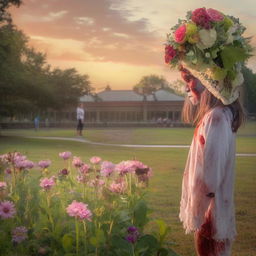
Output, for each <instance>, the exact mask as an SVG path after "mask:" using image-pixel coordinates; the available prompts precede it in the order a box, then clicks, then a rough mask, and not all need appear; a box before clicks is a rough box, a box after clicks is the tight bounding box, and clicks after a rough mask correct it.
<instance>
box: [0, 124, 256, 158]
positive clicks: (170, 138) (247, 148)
mask: <svg viewBox="0 0 256 256" xmlns="http://www.w3.org/2000/svg"><path fill="white" fill-rule="evenodd" d="M193 131H194V128H131V129H129V128H108V129H96V128H90V129H85V131H84V137H85V138H86V139H88V140H90V141H93V142H104V143H111V144H148V145H171V144H183V145H190V143H191V140H192V136H193ZM0 134H2V135H5V136H50V137H51V136H57V137H69V138H72V137H75V131H74V130H71V129H69V130H67V129H41V130H39V131H37V132H35V131H34V130H33V129H27V130H25V129H24V130H2V131H1V133H0ZM237 152H238V153H256V122H248V123H246V125H245V126H243V127H241V129H240V130H239V132H238V134H237Z"/></svg>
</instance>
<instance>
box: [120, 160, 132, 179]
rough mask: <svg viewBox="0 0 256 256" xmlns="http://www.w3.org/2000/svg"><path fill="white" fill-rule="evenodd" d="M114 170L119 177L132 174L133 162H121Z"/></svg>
mask: <svg viewBox="0 0 256 256" xmlns="http://www.w3.org/2000/svg"><path fill="white" fill-rule="evenodd" d="M115 170H116V171H117V172H119V175H121V176H123V175H125V174H126V173H130V172H134V171H135V167H134V166H133V161H122V162H120V163H119V164H117V165H116V167H115Z"/></svg>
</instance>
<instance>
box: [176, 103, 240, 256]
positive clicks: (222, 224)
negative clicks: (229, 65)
mask: <svg viewBox="0 0 256 256" xmlns="http://www.w3.org/2000/svg"><path fill="white" fill-rule="evenodd" d="M231 121H232V113H231V111H230V109H229V108H228V107H224V108H221V107H216V108H214V109H213V110H211V111H209V112H208V113H207V114H206V115H205V116H204V118H203V120H202V121H201V123H200V124H199V125H198V127H197V128H196V129H195V134H194V138H193V141H192V144H191V147H190V151H189V155H188V159H187V163H186V167H185V171H184V175H183V182H182V196H181V202H180V215H179V217H180V220H181V221H182V222H183V226H184V229H185V230H186V233H190V232H192V231H198V230H200V228H201V226H202V224H203V223H204V221H205V217H206V215H207V213H209V212H210V213H211V217H212V224H213V230H214V232H213V237H212V238H213V239H215V240H216V241H226V240H227V239H228V240H229V241H233V240H234V238H235V236H236V227H235V214H234V200H233V199H234V198H233V188H234V167H235V133H233V132H232V130H231ZM210 193H214V197H209V195H213V194H210ZM207 195H208V196H207ZM225 255H226V254H225ZM227 255H228V254H227Z"/></svg>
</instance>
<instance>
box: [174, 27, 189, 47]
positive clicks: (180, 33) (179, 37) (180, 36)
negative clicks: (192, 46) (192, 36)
mask: <svg viewBox="0 0 256 256" xmlns="http://www.w3.org/2000/svg"><path fill="white" fill-rule="evenodd" d="M186 30H187V29H186V25H185V24H183V25H181V26H180V27H179V28H177V30H176V31H175V32H174V40H175V42H177V43H179V44H182V43H184V42H185V40H186Z"/></svg>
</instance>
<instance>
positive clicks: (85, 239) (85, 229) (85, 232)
mask: <svg viewBox="0 0 256 256" xmlns="http://www.w3.org/2000/svg"><path fill="white" fill-rule="evenodd" d="M83 226H84V251H85V255H87V244H86V242H87V227H86V223H85V221H83Z"/></svg>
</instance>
